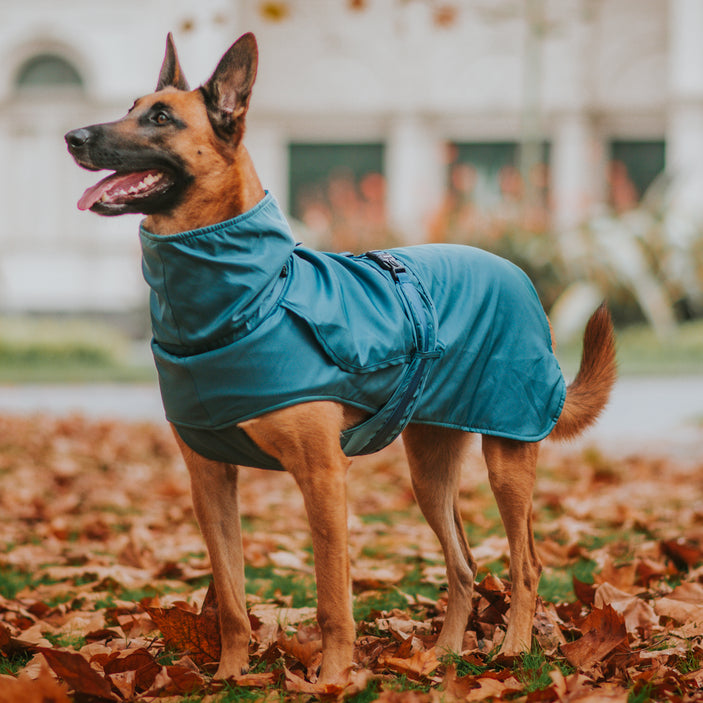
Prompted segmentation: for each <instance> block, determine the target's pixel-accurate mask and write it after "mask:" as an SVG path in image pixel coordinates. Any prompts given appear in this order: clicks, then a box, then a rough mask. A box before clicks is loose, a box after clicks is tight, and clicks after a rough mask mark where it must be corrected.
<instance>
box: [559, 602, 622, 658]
mask: <svg viewBox="0 0 703 703" xmlns="http://www.w3.org/2000/svg"><path fill="white" fill-rule="evenodd" d="M581 631H582V632H583V633H584V635H583V637H581V638H580V639H578V640H576V641H574V642H568V643H567V644H564V645H562V647H561V651H562V653H563V654H564V656H565V657H566V658H567V659H568V661H569V663H570V664H571V665H572V666H575V667H576V668H578V669H585V668H587V667H589V666H590V665H592V664H594V663H596V662H598V661H601V660H602V659H604V658H605V657H606V656H608V654H610V653H611V652H612V651H613V650H614V649H615V648H616V647H617V646H618V645H620V644H622V643H624V642H625V641H626V640H627V630H626V628H625V618H624V617H623V616H622V615H620V614H619V613H617V612H616V611H615V610H614V609H613V608H612V607H611V606H610V605H606V606H604V607H603V608H594V609H593V610H592V611H591V612H590V613H589V615H588V617H587V618H586V620H585V621H584V622H583V625H582V626H581Z"/></svg>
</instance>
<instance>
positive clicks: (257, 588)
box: [244, 565, 317, 608]
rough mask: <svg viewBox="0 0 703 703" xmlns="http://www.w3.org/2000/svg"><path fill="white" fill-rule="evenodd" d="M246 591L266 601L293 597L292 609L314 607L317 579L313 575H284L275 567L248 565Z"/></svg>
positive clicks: (246, 569)
mask: <svg viewBox="0 0 703 703" xmlns="http://www.w3.org/2000/svg"><path fill="white" fill-rule="evenodd" d="M244 573H245V576H246V591H247V593H251V594H253V595H258V596H260V597H262V598H264V599H265V600H270V599H274V598H276V597H282V598H287V597H291V607H293V608H303V607H305V606H307V605H314V604H315V602H316V599H317V590H316V588H315V577H314V576H313V575H312V574H293V573H290V574H288V573H283V572H281V571H280V570H278V569H277V567H275V566H263V567H254V566H250V565H246V566H245V568H244Z"/></svg>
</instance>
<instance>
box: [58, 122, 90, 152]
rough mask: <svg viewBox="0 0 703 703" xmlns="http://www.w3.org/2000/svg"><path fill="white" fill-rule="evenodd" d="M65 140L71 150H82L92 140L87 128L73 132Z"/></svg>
mask: <svg viewBox="0 0 703 703" xmlns="http://www.w3.org/2000/svg"><path fill="white" fill-rule="evenodd" d="M64 139H65V140H66V144H68V148H69V149H80V148H81V147H82V146H85V145H86V144H87V143H88V140H89V139H90V130H89V129H86V128H85V127H81V128H80V129H74V130H71V131H70V132H68V133H67V134H66V135H65V136H64Z"/></svg>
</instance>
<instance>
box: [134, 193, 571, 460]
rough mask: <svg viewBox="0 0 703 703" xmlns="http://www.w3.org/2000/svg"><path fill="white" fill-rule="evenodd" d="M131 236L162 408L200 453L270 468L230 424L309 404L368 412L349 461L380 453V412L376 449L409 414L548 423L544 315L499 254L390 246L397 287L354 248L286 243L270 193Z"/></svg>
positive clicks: (543, 431) (552, 411)
mask: <svg viewBox="0 0 703 703" xmlns="http://www.w3.org/2000/svg"><path fill="white" fill-rule="evenodd" d="M140 235H141V244H142V252H143V272H144V276H145V279H146V280H147V282H148V284H149V286H150V287H151V298H150V309H151V317H152V327H153V341H152V351H153V354H154V359H155V362H156V366H157V370H158V374H159V383H160V387H161V394H162V398H163V402H164V407H165V410H166V416H167V418H168V419H169V420H170V421H171V422H172V423H173V424H174V425H175V427H176V430H177V431H178V432H179V434H180V435H181V437H182V438H183V439H184V441H185V442H186V443H187V444H188V445H189V446H191V448H192V449H194V450H195V451H197V452H198V453H200V454H202V455H203V456H205V457H208V458H211V459H216V460H220V461H226V462H229V463H236V464H242V465H247V466H260V467H261V468H281V467H280V466H279V465H278V462H276V461H275V460H274V459H272V458H271V457H268V456H267V455H266V454H264V453H263V452H261V451H260V450H259V449H258V448H257V447H256V445H254V443H253V442H251V441H250V440H249V438H248V437H247V435H246V434H245V433H244V432H243V431H242V430H241V429H240V428H239V427H238V423H240V422H242V421H244V420H246V419H249V418H253V417H256V416H258V415H261V414H263V413H266V412H268V411H270V410H273V409H276V408H282V407H286V406H289V405H293V404H296V403H300V402H304V401H310V400H334V401H340V402H343V403H347V404H349V405H353V406H355V407H358V408H360V409H362V410H364V411H366V412H368V413H369V414H370V419H369V420H368V421H366V422H364V423H362V424H361V425H360V426H358V427H357V428H353V429H352V430H349V431H347V432H345V433H343V434H342V436H341V437H340V442H341V445H342V448H343V450H344V451H345V452H346V453H347V454H348V455H356V454H362V453H366V452H368V451H375V450H376V449H378V448H380V446H378V442H374V437H377V439H378V436H379V435H378V433H379V427H380V426H381V425H382V424H383V421H384V420H386V421H387V420H388V418H392V419H393V420H394V422H395V420H396V419H397V423H396V426H395V427H394V428H393V430H392V431H390V432H387V433H386V434H384V433H381V439H382V442H381V444H387V443H388V442H390V441H391V440H392V439H393V438H394V437H395V436H397V434H398V433H399V432H400V431H401V430H402V429H403V428H404V426H405V425H406V424H407V422H409V421H413V422H425V423H430V424H438V425H444V426H448V427H457V428H460V429H463V430H467V431H473V432H480V433H483V434H495V435H499V436H503V437H509V438H513V439H521V440H524V441H537V440H539V439H542V438H543V437H544V436H546V435H547V434H549V432H550V431H551V429H552V428H553V426H554V424H555V423H556V420H557V419H558V417H559V413H560V412H561V408H562V405H563V402H564V397H565V384H564V380H563V377H562V374H561V371H560V369H559V365H558V363H557V361H556V359H555V357H554V356H553V354H552V351H551V343H550V334H549V328H548V324H547V321H546V317H545V315H544V312H543V310H542V307H541V304H540V302H539V300H538V298H537V295H536V293H535V291H534V288H533V286H532V284H531V283H530V282H529V280H528V279H527V277H526V276H525V275H524V274H523V273H522V272H521V271H520V270H519V269H517V268H516V267H515V266H513V265H512V264H510V263H509V262H507V261H505V260H504V259H501V258H499V257H496V256H493V255H491V254H488V253H486V252H483V251H480V250H478V249H474V248H471V247H464V246H457V245H421V246H416V247H406V248H401V249H393V250H390V252H391V253H392V255H393V256H394V257H395V258H396V259H397V260H399V261H400V262H401V263H402V264H403V265H404V267H405V269H406V272H405V274H404V278H403V281H402V285H401V284H400V283H401V282H400V281H398V280H396V278H395V277H394V275H393V273H392V272H391V271H389V270H386V269H384V268H383V267H381V266H379V264H378V263H377V262H375V261H373V260H371V259H369V258H368V257H366V256H354V257H352V256H345V255H341V254H326V253H319V252H316V251H313V250H310V249H307V248H305V247H302V246H296V244H295V240H294V238H293V236H292V234H291V231H290V228H289V226H288V224H287V222H286V220H285V217H284V216H283V214H282V213H281V211H280V208H279V207H278V204H277V203H276V201H275V199H274V198H273V196H271V195H270V194H267V195H266V196H265V198H264V199H263V200H262V201H261V202H260V203H258V204H257V205H256V206H255V207H254V208H253V209H252V210H250V211H249V212H246V213H244V214H243V215H240V216H239V217H236V218H234V219H232V220H229V221H228V222H223V223H220V224H218V225H214V226H212V227H205V228H202V229H197V230H193V231H190V232H183V233H179V234H175V235H169V236H157V235H152V234H151V233H149V232H147V231H146V230H145V229H144V228H143V227H142V228H141V231H140ZM407 286H412V291H410V290H408V289H407ZM418 368H419V369H420V371H421V373H420V374H419V376H421V377H419V376H418V374H417V373H415V372H416V371H417V369H418ZM401 396H405V399H406V400H407V397H408V396H411V397H410V399H409V402H408V403H407V405H406V406H405V407H403V408H401V409H402V412H400V413H399V412H398V407H399V406H398V400H399V399H400V398H401ZM398 415H400V417H397V418H396V416H398ZM386 424H387V423H386Z"/></svg>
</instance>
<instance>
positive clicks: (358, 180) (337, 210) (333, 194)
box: [288, 143, 387, 251]
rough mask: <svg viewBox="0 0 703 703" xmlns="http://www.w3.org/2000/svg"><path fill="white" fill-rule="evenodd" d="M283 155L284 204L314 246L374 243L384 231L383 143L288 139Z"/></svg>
mask: <svg viewBox="0 0 703 703" xmlns="http://www.w3.org/2000/svg"><path fill="white" fill-rule="evenodd" d="M288 156H289V168H290V171H289V181H288V182H289V193H288V195H289V199H288V203H289V210H290V212H291V214H292V215H293V217H295V218H296V219H298V220H300V221H301V222H303V224H304V225H305V226H306V227H307V228H308V230H309V231H312V232H313V233H314V234H315V236H316V241H315V242H314V244H315V245H316V246H324V247H327V248H331V249H335V250H338V251H339V250H350V251H363V250H364V249H366V248H373V247H376V248H377V247H378V246H380V241H381V240H382V239H384V238H385V237H386V235H387V232H386V212H385V179H384V177H383V158H384V146H383V144H380V143H360V144H320V143H294V144H291V145H290V146H289V153H288Z"/></svg>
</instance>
